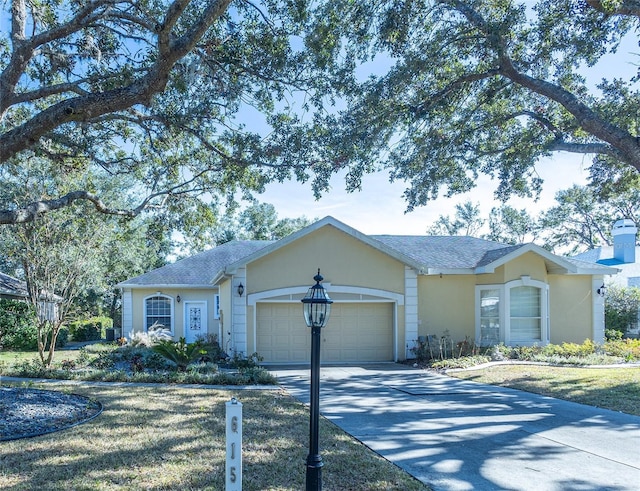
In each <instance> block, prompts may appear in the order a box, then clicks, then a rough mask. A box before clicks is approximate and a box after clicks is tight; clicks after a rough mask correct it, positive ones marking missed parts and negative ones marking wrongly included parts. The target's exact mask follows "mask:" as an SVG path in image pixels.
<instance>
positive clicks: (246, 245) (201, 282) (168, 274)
mask: <svg viewBox="0 0 640 491" xmlns="http://www.w3.org/2000/svg"><path fill="white" fill-rule="evenodd" d="M271 243H272V241H261V240H233V241H231V242H226V243H224V244H222V245H219V246H218V247H214V248H213V249H209V250H207V251H204V252H201V253H199V254H196V255H195V256H191V257H187V258H185V259H181V260H179V261H176V262H175V263H172V264H167V265H166V266H162V267H160V268H158V269H154V270H152V271H149V272H148V273H145V274H143V275H141V276H137V277H136V278H131V279H129V280H126V281H123V282H122V283H119V284H118V285H117V286H119V287H130V288H135V287H147V288H148V287H156V286H158V287H160V286H167V285H171V286H182V287H192V288H198V287H201V288H202V287H211V285H212V283H213V281H214V279H215V278H216V277H217V276H218V275H219V274H220V272H221V271H224V269H225V267H226V266H227V265H228V264H230V263H233V262H235V261H237V260H238V259H240V258H242V257H246V256H248V255H250V254H251V253H253V252H255V251H257V250H259V249H262V248H264V247H266V246H268V245H269V244H271Z"/></svg>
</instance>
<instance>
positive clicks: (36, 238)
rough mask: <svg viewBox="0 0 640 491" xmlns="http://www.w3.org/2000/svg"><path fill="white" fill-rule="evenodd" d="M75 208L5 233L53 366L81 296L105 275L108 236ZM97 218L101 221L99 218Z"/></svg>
mask: <svg viewBox="0 0 640 491" xmlns="http://www.w3.org/2000/svg"><path fill="white" fill-rule="evenodd" d="M73 211H74V210H73V208H72V209H70V210H65V211H64V212H62V213H59V214H50V215H45V216H42V217H40V218H38V219H37V220H35V221H33V222H30V223H26V224H22V225H17V226H13V227H11V228H10V229H6V230H4V232H5V233H6V234H7V235H6V236H5V240H4V242H3V245H4V246H5V247H6V252H7V253H8V254H13V255H14V256H15V257H18V258H20V262H21V267H22V271H23V274H24V278H25V280H26V282H27V289H28V292H29V302H30V304H31V306H32V310H33V311H34V312H35V313H36V314H37V315H36V338H37V346H38V355H39V357H40V361H41V362H42V364H43V366H45V367H50V366H51V363H52V361H53V357H54V353H55V347H56V342H57V340H58V335H59V334H60V330H61V328H62V325H63V324H64V323H65V322H68V321H69V320H71V319H72V318H73V316H74V313H75V305H76V301H77V299H78V296H79V295H80V293H81V292H82V291H83V290H84V288H86V286H87V285H89V284H90V283H91V282H92V281H95V278H96V277H97V276H98V275H99V269H98V266H99V264H100V263H99V261H98V258H99V256H100V250H101V247H100V241H101V238H102V235H103V234H102V233H101V230H100V227H99V226H98V225H97V224H96V223H94V220H86V219H82V218H77V217H74V216H73ZM93 218H95V217H93Z"/></svg>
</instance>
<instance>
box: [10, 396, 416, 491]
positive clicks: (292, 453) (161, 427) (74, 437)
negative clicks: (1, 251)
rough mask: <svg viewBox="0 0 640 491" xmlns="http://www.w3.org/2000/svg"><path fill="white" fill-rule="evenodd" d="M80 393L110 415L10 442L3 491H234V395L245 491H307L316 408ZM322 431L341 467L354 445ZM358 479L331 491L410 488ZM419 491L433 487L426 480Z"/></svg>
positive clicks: (249, 399) (271, 401)
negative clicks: (229, 487) (229, 461)
mask: <svg viewBox="0 0 640 491" xmlns="http://www.w3.org/2000/svg"><path fill="white" fill-rule="evenodd" d="M74 392H76V393H78V394H81V395H84V396H87V397H90V398H93V399H98V400H100V402H101V403H102V405H103V408H104V410H103V413H102V414H101V415H100V417H98V418H96V419H95V420H93V421H91V422H89V423H87V424H83V425H80V426H77V427H75V428H73V429H71V430H64V431H61V432H58V433H54V434H50V435H46V436H41V437H36V438H31V439H25V440H16V441H12V442H6V443H3V444H2V445H1V446H0V488H1V489H3V490H11V491H18V490H32V489H38V490H59V489H171V490H174V489H180V490H188V489H198V490H221V489H224V472H225V458H226V455H225V403H226V402H227V401H228V400H230V398H231V397H236V398H238V400H240V401H241V402H242V403H243V433H244V435H243V436H244V439H243V449H244V454H243V467H244V479H243V489H245V490H263V489H282V490H287V489H291V490H296V489H302V488H303V487H304V472H305V458H306V453H307V449H306V443H307V439H308V411H307V410H306V408H305V407H304V406H302V405H301V404H299V403H298V402H297V401H295V400H294V399H292V398H291V397H289V396H287V395H285V394H284V393H282V392H279V391H233V390H230V391H224V392H223V391H218V390H213V389H183V388H175V387H158V388H147V387H135V388H133V387H74ZM321 431H323V434H324V435H325V441H324V442H323V444H324V445H326V446H327V448H328V451H327V454H326V461H328V462H332V463H333V462H334V461H335V462H336V464H335V465H334V467H335V468H338V466H339V465H338V462H339V461H340V460H342V461H346V460H347V459H346V458H345V457H346V456H348V455H349V454H350V453H351V452H353V450H354V448H353V447H354V443H353V441H352V440H350V439H346V438H345V437H344V436H343V435H344V434H343V433H342V432H341V431H338V430H337V429H336V428H335V427H333V425H331V424H330V423H329V422H327V421H323V422H322V429H321ZM358 447H359V448H360V451H366V452H368V450H366V449H365V448H364V447H362V446H361V445H359V446H358ZM343 465H344V464H343ZM389 467H393V466H391V465H390V464H389ZM351 472H352V477H351V478H352V479H353V480H354V482H356V483H362V484H361V485H355V486H351V485H346V486H345V485H343V484H341V483H344V479H345V476H340V477H339V479H338V476H335V475H332V472H331V471H329V472H327V473H326V485H325V489H327V490H331V489H336V490H338V489H354V490H357V489H362V490H366V489H398V490H400V489H404V485H403V484H402V483H401V484H399V485H398V486H397V487H394V484H393V479H394V478H393V476H389V479H390V480H389V481H386V482H385V478H384V474H385V473H388V469H386V468H385V469H383V470H382V474H383V476H382V480H381V487H376V485H375V484H370V483H369V482H368V481H367V478H366V477H364V476H363V475H362V470H356V469H352V471H351ZM365 472H369V474H371V475H375V474H376V472H377V471H375V470H374V469H365ZM398 472H399V471H398ZM347 474H348V473H347ZM403 474H404V473H403ZM376 477H379V476H376ZM346 478H347V479H348V478H349V477H348V476H347V477H346ZM332 482H334V483H336V484H333V485H332V484H331V483H332ZM382 486H383V487H382ZM411 489H424V487H423V486H420V485H419V484H418V483H416V485H415V487H413V488H411Z"/></svg>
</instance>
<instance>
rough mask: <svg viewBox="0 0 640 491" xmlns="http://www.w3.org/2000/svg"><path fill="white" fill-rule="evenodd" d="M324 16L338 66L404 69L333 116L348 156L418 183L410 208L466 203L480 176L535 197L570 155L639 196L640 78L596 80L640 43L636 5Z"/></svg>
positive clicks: (448, 3)
mask: <svg viewBox="0 0 640 491" xmlns="http://www.w3.org/2000/svg"><path fill="white" fill-rule="evenodd" d="M336 9H337V10H339V11H340V12H341V14H340V15H332V13H334V12H335V11H336ZM320 10H321V11H323V12H324V15H316V16H315V19H316V24H315V29H316V32H318V33H323V35H324V37H325V39H328V40H329V41H328V42H327V47H326V52H327V57H329V58H330V59H332V60H334V61H335V62H336V63H337V64H338V65H340V64H352V63H353V59H354V58H355V59H358V60H360V61H369V62H372V63H374V62H376V61H378V60H379V59H380V54H381V53H385V54H388V56H389V57H390V59H391V60H392V63H391V67H390V68H389V70H388V71H385V73H383V74H381V75H375V74H374V76H372V77H370V78H367V79H366V80H364V81H363V82H361V83H359V84H356V85H353V86H352V87H350V88H348V96H347V101H346V104H345V106H346V109H344V110H343V111H341V112H340V114H337V115H330V116H329V117H328V119H329V120H330V123H327V124H328V125H330V126H331V127H332V128H334V129H335V134H334V141H335V142H337V143H338V144H336V145H335V146H334V148H335V151H336V158H339V159H342V160H343V161H346V162H349V165H350V166H351V167H352V168H353V169H355V170H356V171H360V170H368V169H370V168H371V166H372V165H374V164H375V163H381V165H383V166H384V167H386V168H389V169H390V170H391V176H392V179H399V180H407V181H408V183H409V187H408V188H407V190H406V193H405V197H406V200H407V202H408V206H409V209H412V208H413V207H415V206H418V205H422V204H424V203H426V202H427V201H428V200H430V199H433V198H435V197H436V196H438V195H439V193H442V192H444V194H446V195H453V194H457V193H464V192H466V191H468V190H469V189H470V188H472V187H473V186H474V185H475V182H476V179H477V177H478V175H479V174H487V175H489V176H492V177H493V178H495V179H496V180H497V182H498V185H497V191H496V194H497V197H498V198H501V199H505V198H507V197H508V196H510V195H511V194H516V195H522V196H528V195H532V194H534V195H535V193H536V192H537V191H538V190H539V189H540V186H541V181H540V178H539V177H538V175H537V174H536V171H535V164H536V162H538V160H539V159H540V158H541V157H546V156H549V155H551V154H553V153H556V152H573V153H578V154H585V155H590V156H593V165H592V166H591V175H592V179H593V181H594V182H595V183H597V184H598V185H599V186H601V188H602V190H604V191H611V190H615V189H616V186H620V185H625V186H629V185H637V183H638V175H637V170H638V169H640V143H639V140H638V138H637V137H638V125H637V121H638V119H637V116H638V114H639V109H640V105H639V102H640V98H639V93H638V89H637V77H636V76H633V77H630V78H628V79H623V78H614V77H615V74H610V73H606V72H602V71H600V72H599V73H598V75H597V77H599V79H595V80H588V79H587V78H586V77H585V75H584V74H583V72H584V69H585V68H588V67H594V66H596V65H597V63H598V62H599V61H600V60H601V59H602V58H603V57H604V56H605V55H607V54H610V53H615V52H616V51H617V49H618V47H619V44H620V41H621V40H622V38H623V37H624V36H633V37H634V38H635V37H637V31H636V30H635V29H636V28H637V26H638V16H639V15H640V9H639V8H638V6H637V3H636V2H634V1H629V0H615V1H612V2H600V1H598V0H586V1H583V0H538V1H536V2H517V1H511V0H498V1H487V0H388V1H373V2H351V1H350V0H336V1H335V2H326V3H323V4H322V6H321V7H320ZM345 53H346V55H345ZM633 56H635V55H632V56H631V57H629V56H626V57H625V56H624V54H621V61H620V62H619V63H624V61H622V60H625V61H627V62H631V63H634V62H635V64H637V59H635V58H633ZM342 60H344V61H342ZM340 142H342V144H340ZM344 142H349V145H348V146H347V145H345V144H344ZM355 181H356V182H357V179H356V180H355Z"/></svg>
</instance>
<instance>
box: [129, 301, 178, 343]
mask: <svg viewBox="0 0 640 491" xmlns="http://www.w3.org/2000/svg"><path fill="white" fill-rule="evenodd" d="M155 297H160V298H168V299H169V300H171V302H170V303H169V306H170V307H171V329H170V331H171V335H172V336H175V323H176V321H175V318H176V313H175V299H174V298H173V297H172V296H170V295H166V294H164V293H158V292H155V293H152V294H151V295H147V296H146V297H144V298H143V299H142V330H143V332H147V300H148V299H150V298H155ZM132 332H133V331H132Z"/></svg>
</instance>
